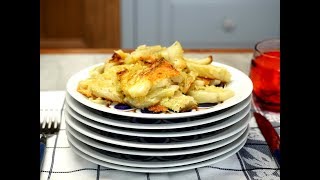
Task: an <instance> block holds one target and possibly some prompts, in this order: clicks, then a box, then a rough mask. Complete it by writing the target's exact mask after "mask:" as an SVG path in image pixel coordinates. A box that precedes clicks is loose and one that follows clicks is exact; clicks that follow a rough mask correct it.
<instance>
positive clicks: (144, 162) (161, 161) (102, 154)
mask: <svg viewBox="0 0 320 180" xmlns="http://www.w3.org/2000/svg"><path fill="white" fill-rule="evenodd" d="M247 128H248V127H247ZM247 128H246V129H247ZM247 136H248V131H246V133H245V134H243V136H241V137H240V138H238V139H236V140H235V141H233V142H231V143H230V144H227V145H225V146H223V147H220V148H218V149H213V150H210V151H207V152H201V153H196V154H188V155H178V156H169V157H167V156H137V155H124V154H121V153H114V152H110V151H106V150H100V149H96V148H94V147H91V146H88V145H86V144H84V143H82V142H81V141H79V140H77V139H76V138H73V137H72V136H68V141H69V144H72V145H73V146H74V147H76V148H77V149H81V150H82V152H84V153H86V154H88V155H90V156H92V157H94V158H97V159H100V160H102V161H105V162H108V163H112V164H117V165H122V166H130V167H142V168H146V167H147V168H161V167H162V168H165V167H175V166H183V165H188V164H194V163H198V162H201V161H206V160H209V159H212V158H215V157H217V156H220V155H223V154H224V153H226V152H228V151H231V150H232V149H234V148H236V147H237V146H239V145H241V144H242V143H244V142H245V141H246V139H247Z"/></svg>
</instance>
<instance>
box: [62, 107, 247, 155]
mask: <svg viewBox="0 0 320 180" xmlns="http://www.w3.org/2000/svg"><path fill="white" fill-rule="evenodd" d="M250 118H251V113H250V112H249V113H248V114H247V115H246V116H245V117H244V118H243V119H242V120H240V121H239V122H237V123H236V124H234V125H232V126H229V127H227V128H224V129H221V130H218V131H215V132H210V133H206V134H200V135H194V136H185V137H170V138H145V137H134V136H124V135H118V134H114V133H107V132H104V131H100V130H97V129H94V128H91V127H89V126H86V125H84V124H82V123H80V122H78V121H76V120H74V119H72V118H67V117H66V126H67V128H68V127H69V126H71V127H72V128H73V129H74V130H76V131H78V132H79V133H81V134H83V135H86V136H88V137H90V138H93V139H96V140H98V141H102V142H106V143H110V144H115V145H120V146H127V147H134V148H146V149H170V148H184V147H192V146H199V145H203V144H209V143H213V142H217V141H220V140H222V139H225V138H228V137H230V136H233V135H235V134H237V133H238V132H240V131H241V130H242V129H244V128H245V127H246V126H247V125H248V123H249V121H250Z"/></svg>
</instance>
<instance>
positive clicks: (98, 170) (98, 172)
mask: <svg viewBox="0 0 320 180" xmlns="http://www.w3.org/2000/svg"><path fill="white" fill-rule="evenodd" d="M99 179H100V165H98V168H97V180H99Z"/></svg>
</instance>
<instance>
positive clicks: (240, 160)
mask: <svg viewBox="0 0 320 180" xmlns="http://www.w3.org/2000/svg"><path fill="white" fill-rule="evenodd" d="M236 155H237V158H238V160H239V163H240V165H241V169H242V172H243V174H244V176H245V177H246V178H247V179H248V180H249V176H248V174H247V172H246V171H243V170H245V168H244V166H243V163H242V159H241V157H240V155H239V153H238V152H237V153H236Z"/></svg>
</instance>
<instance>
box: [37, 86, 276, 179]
mask: <svg viewBox="0 0 320 180" xmlns="http://www.w3.org/2000/svg"><path fill="white" fill-rule="evenodd" d="M64 95H65V92H64V91H43V92H40V99H41V100H40V112H41V110H43V109H44V108H46V109H53V110H57V111H54V112H56V115H57V116H60V114H63V113H61V112H62V111H64V106H63V103H64ZM252 104H253V105H252V111H258V112H260V113H262V114H264V115H265V116H266V117H267V118H268V119H269V120H270V121H271V123H272V124H273V126H274V128H275V129H276V131H277V132H278V133H279V134H280V114H278V113H270V112H263V111H261V110H260V109H259V108H257V107H256V106H254V103H252ZM61 118H62V124H61V129H60V131H59V133H58V134H57V135H54V136H52V137H50V138H49V139H48V141H47V147H46V153H45V157H44V162H43V166H42V170H41V172H40V179H41V180H49V179H51V180H62V179H68V180H81V179H85V180H90V179H100V180H111V179H112V180H180V179H181V180H213V179H219V180H221V179H222V180H229V179H230V180H231V179H232V180H233V179H237V180H249V179H268V180H269V179H280V167H278V165H277V163H276V162H275V160H274V158H273V157H272V155H271V153H270V150H269V148H268V146H267V144H266V142H265V139H264V138H263V136H262V134H261V132H260V130H259V128H258V127H257V124H256V122H255V119H254V117H253V116H252V119H251V121H250V125H251V126H250V131H249V136H248V140H247V142H246V144H245V146H244V147H243V148H242V149H241V150H240V151H239V152H238V153H236V154H235V155H233V156H231V157H229V158H227V159H225V160H223V161H220V162H218V163H215V164H212V165H210V166H205V167H201V168H196V169H192V170H187V171H181V172H174V173H161V174H160V173H159V174H152V173H133V172H125V171H120V170H114V169H110V168H106V167H102V166H100V165H97V164H94V163H91V162H89V161H87V160H85V159H83V158H81V157H80V156H78V155H76V154H75V153H74V152H73V151H72V150H71V148H70V146H69V144H68V141H67V136H66V131H65V130H66V129H65V127H66V126H65V121H64V117H63V116H61Z"/></svg>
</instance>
